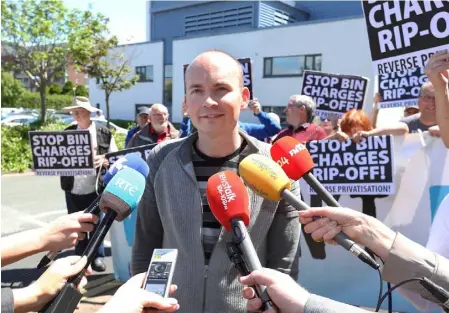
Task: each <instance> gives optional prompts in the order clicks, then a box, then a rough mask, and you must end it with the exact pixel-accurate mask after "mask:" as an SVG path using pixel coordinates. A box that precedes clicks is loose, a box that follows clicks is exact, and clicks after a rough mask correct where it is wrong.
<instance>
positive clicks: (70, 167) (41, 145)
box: [28, 130, 96, 176]
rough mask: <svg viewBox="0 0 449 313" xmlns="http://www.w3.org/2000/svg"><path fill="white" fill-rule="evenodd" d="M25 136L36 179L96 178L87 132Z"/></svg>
mask: <svg viewBox="0 0 449 313" xmlns="http://www.w3.org/2000/svg"><path fill="white" fill-rule="evenodd" d="M28 135H29V139H30V145H31V153H32V157H33V169H34V171H35V173H36V175H39V176H80V175H95V174H96V170H95V169H94V161H93V154H92V142H91V137H90V133H89V131H88V130H72V131H30V132H28Z"/></svg>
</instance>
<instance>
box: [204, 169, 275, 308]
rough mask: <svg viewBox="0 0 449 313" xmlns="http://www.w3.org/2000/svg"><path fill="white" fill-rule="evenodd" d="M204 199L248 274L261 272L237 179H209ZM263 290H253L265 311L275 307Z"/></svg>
mask: <svg viewBox="0 0 449 313" xmlns="http://www.w3.org/2000/svg"><path fill="white" fill-rule="evenodd" d="M206 197H207V201H208V202H209V207H210V210H211V211H212V213H213V214H214V216H215V218H216V219H217V220H218V221H219V222H220V224H221V225H222V226H223V227H224V228H225V229H226V230H227V231H230V232H231V233H232V237H233V242H234V243H235V244H236V245H237V246H238V247H239V248H240V250H241V251H242V254H243V256H244V258H245V260H246V264H247V265H248V269H249V271H250V272H252V271H255V270H260V269H262V264H261V263H260V260H259V257H258V256H257V253H256V250H255V249H254V245H253V243H252V241H251V238H250V236H249V234H248V231H247V229H246V226H247V225H248V224H249V221H250V215H249V208H248V206H249V197H248V192H247V191H246V188H245V185H244V184H243V182H242V180H241V179H240V177H238V176H237V174H235V173H234V172H232V171H222V172H219V173H217V174H215V175H212V176H211V177H210V178H209V180H208V181H207V186H206ZM266 289H267V288H266V286H256V290H257V293H258V294H259V295H260V299H261V300H262V303H263V308H264V311H265V310H268V309H270V308H273V307H274V305H273V303H272V301H271V299H270V297H269V295H268V293H267V290H266Z"/></svg>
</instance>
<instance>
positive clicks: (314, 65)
mask: <svg viewBox="0 0 449 313" xmlns="http://www.w3.org/2000/svg"><path fill="white" fill-rule="evenodd" d="M304 70H314V71H321V54H311V55H294V56H284V57H269V58H264V68H263V77H295V76H302V74H303V72H304Z"/></svg>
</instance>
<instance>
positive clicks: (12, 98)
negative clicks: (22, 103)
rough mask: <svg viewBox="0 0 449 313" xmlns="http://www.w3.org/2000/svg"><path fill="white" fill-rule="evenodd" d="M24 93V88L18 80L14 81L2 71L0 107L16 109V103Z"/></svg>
mask: <svg viewBox="0 0 449 313" xmlns="http://www.w3.org/2000/svg"><path fill="white" fill-rule="evenodd" d="M24 92H25V88H24V87H23V84H22V82H21V81H20V80H18V79H15V78H14V77H13V76H12V75H11V74H9V73H7V72H5V71H2V92H1V93H2V106H3V107H16V106H18V104H19V103H18V101H19V100H20V98H21V97H22V95H23V93H24Z"/></svg>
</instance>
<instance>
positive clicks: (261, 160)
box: [239, 154, 380, 270]
mask: <svg viewBox="0 0 449 313" xmlns="http://www.w3.org/2000/svg"><path fill="white" fill-rule="evenodd" d="M239 173H240V176H241V177H242V179H243V181H244V182H245V184H246V185H247V186H248V187H249V188H251V190H253V191H254V192H255V193H257V194H258V195H260V196H261V197H264V198H267V199H270V200H273V201H279V200H281V199H284V200H285V201H287V202H288V203H290V204H291V205H292V206H293V207H294V208H296V209H297V210H300V211H302V210H308V209H310V206H309V205H308V204H306V203H305V202H304V201H302V200H300V199H298V198H297V197H296V196H295V195H294V194H293V193H292V192H291V191H290V188H291V182H290V180H289V178H288V177H287V175H286V174H285V173H284V171H283V170H282V168H281V166H280V165H279V164H277V163H276V162H274V161H273V160H271V159H269V158H267V157H265V156H263V155H260V154H251V155H249V156H247V157H246V158H245V159H243V160H242V162H240V165H239ZM334 240H335V241H336V242H337V243H338V244H340V245H341V246H342V247H343V248H345V249H346V250H348V251H349V252H351V253H352V254H354V255H355V256H356V257H358V258H359V259H360V260H361V261H363V262H364V263H366V264H368V265H369V266H371V267H372V268H374V269H376V270H377V269H378V268H379V267H380V266H379V264H377V263H376V261H375V260H374V259H373V258H372V257H371V256H370V255H369V254H368V253H367V252H366V251H365V250H364V249H362V248H361V247H360V246H359V245H357V244H356V243H355V242H354V241H352V240H351V239H349V238H348V236H346V234H345V233H343V232H340V233H339V234H337V236H335V237H334Z"/></svg>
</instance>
